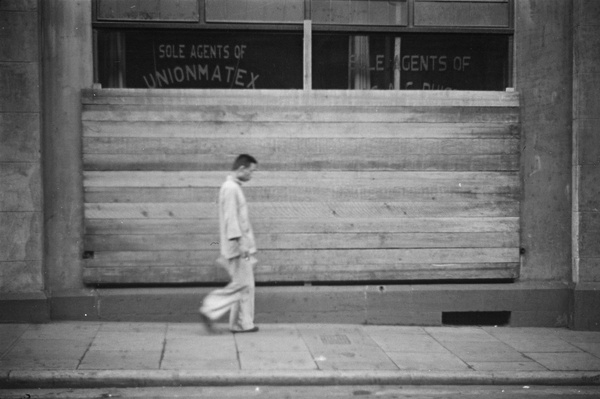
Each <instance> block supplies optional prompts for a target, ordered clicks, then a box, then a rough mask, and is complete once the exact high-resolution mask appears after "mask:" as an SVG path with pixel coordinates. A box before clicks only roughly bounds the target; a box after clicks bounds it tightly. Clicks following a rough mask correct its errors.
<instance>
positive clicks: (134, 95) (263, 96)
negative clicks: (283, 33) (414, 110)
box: [82, 89, 519, 107]
mask: <svg viewBox="0 0 600 399" xmlns="http://www.w3.org/2000/svg"><path fill="white" fill-rule="evenodd" d="M82 103H83V104H85V105H88V104H90V105H91V104H93V105H99V104H115V105H125V104H132V105H149V104H165V105H191V106H205V105H215V104H216V105H219V104H231V105H253V104H257V103H260V104H266V105H281V104H285V105H289V106H299V105H320V106H338V105H348V104H351V105H363V106H364V105H366V106H377V105H378V106H399V105H405V106H407V105H431V106H440V105H448V106H455V105H460V106H469V105H474V106H482V105H485V106H490V107H493V106H499V107H506V106H511V107H516V106H518V105H519V93H518V92H502V91H454V90H444V91H427V90H407V91H401V92H398V91H389V90H310V91H309V90H235V89H232V90H218V89H217V90H214V89H211V90H201V89H84V90H83V91H82Z"/></svg>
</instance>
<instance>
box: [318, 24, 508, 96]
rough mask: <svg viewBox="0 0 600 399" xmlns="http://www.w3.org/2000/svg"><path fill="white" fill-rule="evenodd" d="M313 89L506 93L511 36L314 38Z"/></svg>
mask: <svg viewBox="0 0 600 399" xmlns="http://www.w3.org/2000/svg"><path fill="white" fill-rule="evenodd" d="M312 68H313V88H314V89H360V90H364V89H371V90H373V89H376V90H394V89H402V90H505V89H506V87H507V85H508V77H509V65H508V36H500V35H466V34H456V35H448V34H445V35H436V34H404V35H385V34H371V35H349V34H339V35H334V34H315V35H314V36H313V65H312Z"/></svg>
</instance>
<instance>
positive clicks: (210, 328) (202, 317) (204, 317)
mask: <svg viewBox="0 0 600 399" xmlns="http://www.w3.org/2000/svg"><path fill="white" fill-rule="evenodd" d="M200 321H202V324H204V328H206V331H208V332H209V333H211V334H212V333H214V332H215V328H214V326H213V321H212V320H211V319H210V318H209V317H208V316H207V315H205V314H204V313H202V311H200Z"/></svg>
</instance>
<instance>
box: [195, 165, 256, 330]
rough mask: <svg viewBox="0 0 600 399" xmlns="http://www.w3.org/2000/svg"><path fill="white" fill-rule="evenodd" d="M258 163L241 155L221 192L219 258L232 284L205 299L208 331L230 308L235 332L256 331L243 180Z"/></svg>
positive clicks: (251, 243) (251, 248) (203, 315)
mask: <svg viewBox="0 0 600 399" xmlns="http://www.w3.org/2000/svg"><path fill="white" fill-rule="evenodd" d="M257 164H258V162H257V161H256V159H254V157H252V156H251V155H248V154H241V155H239V156H238V157H237V158H236V160H235V162H234V163H233V173H232V174H230V175H229V176H227V180H226V181H225V183H223V185H222V186H221V190H220V191H219V227H220V247H221V256H220V257H219V259H218V260H217V261H218V262H219V263H220V264H221V265H222V266H224V267H225V268H226V269H227V272H228V273H229V276H230V279H231V281H230V283H229V284H228V285H227V286H226V287H224V288H222V289H218V290H215V291H213V292H211V293H210V294H208V295H207V296H206V298H204V302H203V304H202V306H201V307H200V316H201V318H202V322H203V323H204V325H205V326H206V328H207V329H208V330H209V331H212V323H213V321H215V320H217V319H218V318H220V317H221V316H223V315H224V314H225V313H227V312H228V311H229V329H230V330H231V332H233V333H242V332H256V331H258V327H257V326H255V325H254V272H253V270H252V269H253V267H254V264H256V259H255V258H254V256H252V255H254V254H255V253H256V244H255V241H254V233H253V232H252V226H251V225H250V219H249V218H248V206H247V204H246V198H245V197H244V193H243V192H242V183H245V182H247V181H249V180H250V179H251V178H252V174H253V173H254V171H255V170H256V165H257Z"/></svg>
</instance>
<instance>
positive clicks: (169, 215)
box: [84, 201, 519, 219]
mask: <svg viewBox="0 0 600 399" xmlns="http://www.w3.org/2000/svg"><path fill="white" fill-rule="evenodd" d="M84 212H85V217H86V218H91V219H115V218H122V219H139V218H149V219H181V218H184V219H187V218H205V219H206V218H211V217H214V215H216V214H217V205H216V203H213V204H209V203H203V204H198V203H168V202H165V203H159V204H153V203H147V204H107V203H99V204H85V210H84ZM251 213H252V215H253V218H254V219H262V218H279V219H282V218H292V219H296V218H329V219H331V218H367V217H372V218H388V217H406V218H411V217H412V218H415V217H416V218H422V217H512V216H518V215H519V204H518V202H515V201H508V202H502V201H498V202H492V203H488V202H476V203H464V202H423V203H418V202H383V203H381V202H336V203H324V202H308V203H307V202H261V203H254V204H251Z"/></svg>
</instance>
